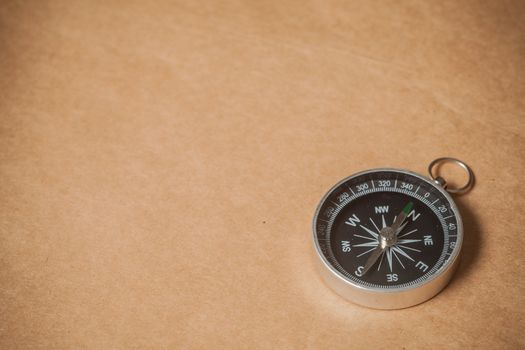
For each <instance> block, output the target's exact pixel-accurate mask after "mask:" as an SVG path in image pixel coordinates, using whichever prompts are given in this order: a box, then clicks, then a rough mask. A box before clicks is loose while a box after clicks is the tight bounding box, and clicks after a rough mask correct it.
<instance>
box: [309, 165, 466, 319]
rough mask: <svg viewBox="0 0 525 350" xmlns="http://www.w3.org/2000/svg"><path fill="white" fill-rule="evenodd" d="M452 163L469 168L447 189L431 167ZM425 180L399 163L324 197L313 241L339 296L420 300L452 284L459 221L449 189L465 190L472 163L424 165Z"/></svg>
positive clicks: (375, 303) (377, 304)
mask: <svg viewBox="0 0 525 350" xmlns="http://www.w3.org/2000/svg"><path fill="white" fill-rule="evenodd" d="M444 162H453V163H454V164H456V165H458V166H460V167H461V168H463V169H464V170H465V171H466V172H467V174H468V182H467V184H466V185H465V186H463V187H462V188H447V183H446V181H445V180H444V179H443V178H441V177H439V176H438V177H436V176H435V175H434V172H433V171H434V168H435V167H436V166H438V165H440V164H442V163H444ZM429 173H430V178H425V177H423V176H421V175H418V174H416V173H413V172H410V171H407V170H401V169H390V168H382V169H373V170H367V171H362V172H359V173H357V174H354V175H352V176H349V177H347V178H346V179H343V180H342V181H340V182H339V183H337V184H336V185H335V186H334V187H332V189H330V190H329V191H328V193H327V194H326V195H325V196H324V197H323V198H322V199H321V202H320V203H319V206H318V207H317V210H316V212H315V216H314V220H313V239H314V245H315V249H316V253H317V256H318V257H319V263H320V268H321V272H322V276H323V279H324V280H325V281H326V283H327V284H328V285H329V286H330V287H331V288H332V289H334V290H335V291H336V292H337V293H339V294H340V295H341V296H343V297H345V298H347V299H349V300H351V301H353V302H355V303H357V304H360V305H364V306H367V307H371V308H377V309H399V308H405V307H409V306H412V305H416V304H419V303H421V302H424V301H426V300H428V299H430V298H432V297H433V296H434V295H436V294H437V293H439V292H440V291H441V290H442V289H443V288H444V287H445V286H446V284H447V283H448V282H449V280H450V278H451V277H452V274H453V273H454V270H455V269H456V267H457V264H458V261H459V254H460V251H461V244H462V242H463V225H462V221H461V216H460V214H459V211H458V209H457V207H456V205H455V204H454V201H453V200H452V198H451V196H450V195H449V193H447V191H448V192H450V193H464V192H466V191H468V190H469V189H470V188H471V187H472V185H473V181H474V175H473V173H472V171H471V169H470V168H469V167H468V166H467V165H466V164H465V163H464V162H461V161H459V160H457V159H453V158H439V159H436V160H435V161H433V162H432V163H431V164H430V165H429Z"/></svg>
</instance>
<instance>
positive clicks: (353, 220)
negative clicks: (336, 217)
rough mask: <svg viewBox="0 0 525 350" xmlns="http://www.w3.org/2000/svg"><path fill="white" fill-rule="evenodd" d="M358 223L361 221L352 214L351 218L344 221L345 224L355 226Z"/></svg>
mask: <svg viewBox="0 0 525 350" xmlns="http://www.w3.org/2000/svg"><path fill="white" fill-rule="evenodd" d="M358 222H361V220H359V218H358V217H357V216H356V215H355V214H353V215H352V217H350V218H348V219H346V221H345V224H347V225H350V226H355V225H356V224H357V223H358Z"/></svg>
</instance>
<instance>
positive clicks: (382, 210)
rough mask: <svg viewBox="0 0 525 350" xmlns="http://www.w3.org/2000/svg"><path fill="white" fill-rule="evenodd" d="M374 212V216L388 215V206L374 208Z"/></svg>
mask: <svg viewBox="0 0 525 350" xmlns="http://www.w3.org/2000/svg"><path fill="white" fill-rule="evenodd" d="M374 210H375V211H376V214H382V213H388V205H381V206H378V207H374Z"/></svg>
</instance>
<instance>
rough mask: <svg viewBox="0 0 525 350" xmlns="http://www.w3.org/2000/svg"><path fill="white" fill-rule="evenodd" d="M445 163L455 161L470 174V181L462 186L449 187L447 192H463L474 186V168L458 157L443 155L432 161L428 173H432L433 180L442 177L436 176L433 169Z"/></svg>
mask: <svg viewBox="0 0 525 350" xmlns="http://www.w3.org/2000/svg"><path fill="white" fill-rule="evenodd" d="M443 163H454V164H456V165H458V166H460V167H461V168H462V169H463V170H465V172H466V173H467V175H468V181H467V183H466V184H465V185H464V186H463V187H460V188H450V187H447V188H446V190H447V192H450V193H457V194H463V193H465V192H467V191H468V190H470V189H471V188H472V185H474V173H473V172H472V169H470V167H469V166H468V165H467V164H466V163H465V162H462V161H461V160H459V159H456V158H450V157H443V158H438V159H435V160H433V161H432V163H430V164H429V165H428V173H429V174H430V178H432V180H434V181H439V179H440V178H441V177H440V176H434V173H433V171H432V170H433V169H434V167H435V166H436V165H439V164H443ZM441 179H442V178H441Z"/></svg>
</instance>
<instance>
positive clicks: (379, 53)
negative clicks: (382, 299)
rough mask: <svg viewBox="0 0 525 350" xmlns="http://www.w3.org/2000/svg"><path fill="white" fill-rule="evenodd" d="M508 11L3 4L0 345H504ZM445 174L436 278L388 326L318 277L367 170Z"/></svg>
mask: <svg viewBox="0 0 525 350" xmlns="http://www.w3.org/2000/svg"><path fill="white" fill-rule="evenodd" d="M524 33H525V5H524V3H523V2H521V1H492V2H488V3H487V2H481V1H461V2H457V1H446V2H399V3H395V2H388V1H387V2H382V1H381V2H364V1H363V2H348V3H343V2H341V3H336V2H326V1H308V2H304V1H251V2H250V1H247V2H242V1H226V2H223V1H221V2H209V3H203V2H200V1H199V2H191V1H187V2H183V1H173V2H168V1H134V2H127V1H126V2H119V1H98V2H96V1H92V2H87V1H46V2H43V1H24V2H15V1H3V2H2V4H1V5H0V43H1V49H0V89H1V90H0V91H1V93H0V118H1V124H0V126H1V132H0V156H1V161H0V179H1V184H2V185H1V186H0V191H1V193H0V198H1V200H0V230H1V232H0V259H1V269H0V348H2V349H32V348H47V349H67V348H69V349H71V348H92V349H110V348H115V349H119V348H155V349H160V348H181V349H184V348H195V349H199V348H201V349H204V348H207V349H214V348H229V349H231V348H246V349H248V348H269V349H270V348H271V349H275V348H283V349H286V348H288V349H303V348H308V349H349V348H372V349H386V348H389V349H390V348H393V349H402V348H407V349H421V348H434V349H436V348H474V347H476V348H487V349H504V348H506V349H517V348H523V347H525V341H524V338H523V330H524V328H525V327H524V326H525V325H524V307H525V302H524V301H525V300H524V282H523V277H524V275H523V266H524V263H525V261H524V258H523V247H524V246H525V238H524V237H525V234H524V233H523V226H524V224H525V222H524V214H523V213H524V212H525V206H524V204H523V195H524V194H525V191H524V185H523V172H524V170H525V167H524V165H523V161H524V159H525V142H524V137H525V134H524V131H525V130H524V124H525V113H524V111H525V102H524V101H525V77H524V71H525V40H524V35H525V34H524ZM440 156H454V157H458V158H461V159H464V160H465V161H467V162H468V163H469V164H470V165H471V166H472V168H473V169H474V171H475V173H476V175H477V183H476V186H475V188H474V189H473V191H472V192H470V193H469V194H467V195H465V196H462V197H457V204H458V206H459V208H460V210H461V212H462V215H463V219H464V225H465V244H464V251H463V259H462V262H461V265H460V268H459V270H458V272H457V274H456V275H455V277H454V279H453V281H452V282H451V284H450V285H449V286H448V287H447V288H446V289H445V290H444V291H443V292H442V293H441V294H439V295H438V296H437V297H435V298H434V299H432V300H430V301H429V302H427V303H424V304H422V305H420V306H417V307H414V308H410V309H406V310H401V311H389V312H385V311H374V310H369V309H365V308H362V307H358V306H355V305H353V304H351V303H348V302H346V301H345V300H343V299H341V298H340V297H338V296H337V295H335V294H334V293H333V292H332V291H331V290H329V289H328V288H327V287H326V286H325V285H324V284H323V283H322V281H321V280H320V278H319V277H318V275H317V273H316V271H315V264H314V262H315V261H314V256H313V254H312V246H311V238H310V237H311V232H310V223H311V219H312V215H313V212H314V209H315V207H316V205H317V202H318V200H319V199H320V198H321V196H322V195H323V194H324V193H325V191H326V190H328V189H329V188H330V187H331V186H332V185H333V184H334V183H336V182H337V181H339V180H340V179H341V178H343V177H345V176H347V175H350V174H352V173H354V172H357V171H360V170H364V169H367V168H374V167H385V166H391V167H398V168H406V169H410V170H413V171H416V172H419V173H425V171H426V165H427V164H428V163H429V162H430V161H431V160H432V159H434V158H436V157H440Z"/></svg>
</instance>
